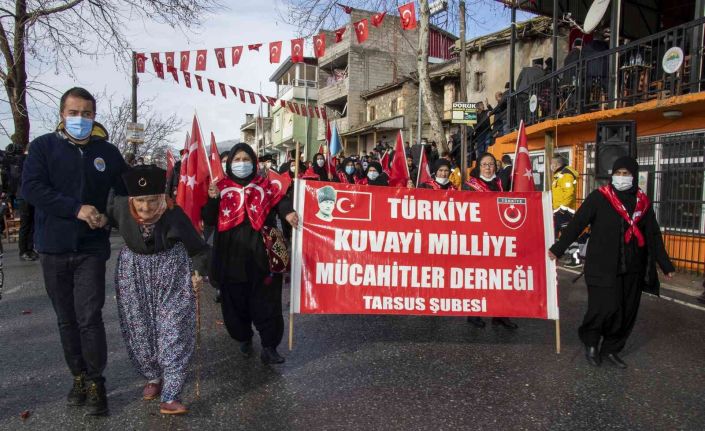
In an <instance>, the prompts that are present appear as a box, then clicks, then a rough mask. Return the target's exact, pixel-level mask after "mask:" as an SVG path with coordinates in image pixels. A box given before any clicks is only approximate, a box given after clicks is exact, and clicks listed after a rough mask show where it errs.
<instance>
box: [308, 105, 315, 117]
mask: <svg viewBox="0 0 705 431" xmlns="http://www.w3.org/2000/svg"><path fill="white" fill-rule="evenodd" d="M308 116H309V117H311V118H313V117H315V116H316V111H314V110H313V106H309V107H308Z"/></svg>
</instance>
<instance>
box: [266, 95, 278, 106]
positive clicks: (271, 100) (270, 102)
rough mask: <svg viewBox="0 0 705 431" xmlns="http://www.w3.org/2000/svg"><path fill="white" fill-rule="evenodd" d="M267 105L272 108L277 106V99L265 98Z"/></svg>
mask: <svg viewBox="0 0 705 431" xmlns="http://www.w3.org/2000/svg"><path fill="white" fill-rule="evenodd" d="M267 103H269V106H271V107H272V108H273V107H274V106H275V105H276V104H277V99H275V98H274V97H271V96H267Z"/></svg>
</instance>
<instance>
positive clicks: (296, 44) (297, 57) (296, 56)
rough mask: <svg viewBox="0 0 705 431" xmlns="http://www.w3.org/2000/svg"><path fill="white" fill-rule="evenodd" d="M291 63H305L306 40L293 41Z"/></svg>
mask: <svg viewBox="0 0 705 431" xmlns="http://www.w3.org/2000/svg"><path fill="white" fill-rule="evenodd" d="M291 62H292V63H303V62H304V40H303V39H291Z"/></svg>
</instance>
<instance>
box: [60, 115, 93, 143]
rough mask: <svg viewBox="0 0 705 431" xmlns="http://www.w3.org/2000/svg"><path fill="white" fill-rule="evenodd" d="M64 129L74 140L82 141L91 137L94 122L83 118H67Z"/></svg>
mask: <svg viewBox="0 0 705 431" xmlns="http://www.w3.org/2000/svg"><path fill="white" fill-rule="evenodd" d="M64 129H65V130H66V133H68V134H69V135H70V136H71V137H72V138H74V139H76V140H78V141H82V140H84V139H86V138H87V137H89V136H90V135H91V131H92V130H93V120H92V119H90V118H83V117H66V118H65V119H64Z"/></svg>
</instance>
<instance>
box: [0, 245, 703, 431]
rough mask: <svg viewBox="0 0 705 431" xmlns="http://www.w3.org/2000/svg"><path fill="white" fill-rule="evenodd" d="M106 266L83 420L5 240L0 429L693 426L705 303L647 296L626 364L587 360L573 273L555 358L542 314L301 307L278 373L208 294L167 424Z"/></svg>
mask: <svg viewBox="0 0 705 431" xmlns="http://www.w3.org/2000/svg"><path fill="white" fill-rule="evenodd" d="M116 247H118V244H117V243H116V244H115V246H114V249H116ZM113 256H115V253H114V254H113ZM113 263H114V259H113V260H111V265H110V266H109V270H108V271H109V276H108V280H109V284H108V295H107V299H106V305H105V308H104V313H103V316H104V320H105V322H106V330H107V334H108V349H109V353H108V367H107V370H106V378H107V387H108V396H109V401H110V410H111V415H110V416H109V417H107V418H90V417H84V416H83V412H82V410H81V408H68V407H66V406H65V395H66V393H67V391H68V389H69V387H70V385H71V378H70V375H69V372H68V370H67V368H66V365H65V364H64V361H63V356H62V353H61V347H60V344H59V337H58V330H57V327H56V321H55V316H54V313H53V310H52V308H51V305H50V303H49V300H48V298H47V297H46V293H45V291H44V287H43V284H42V278H41V274H40V271H39V264H38V263H25V262H20V261H19V260H18V259H17V252H16V248H15V247H13V246H9V247H6V257H5V279H6V280H5V292H4V296H3V299H2V300H0V343H2V347H1V348H0V430H64V429H66V430H77V429H87V430H132V429H135V430H181V429H183V430H209V431H213V430H220V429H227V430H233V429H242V430H307V431H308V430H318V429H335V430H339V429H354V430H377V429H403V430H417V429H419V430H425V429H428V430H440V429H464V430H521V429H526V430H544V429H545V430H604V429H630V430H666V429H668V430H676V429H683V430H703V429H705V412H704V411H703V400H704V399H705V367H703V361H705V344H704V340H705V325H703V319H704V318H705V312H703V311H702V310H698V309H693V308H689V307H686V306H683V305H681V304H678V303H674V302H672V301H666V300H663V299H658V298H654V297H650V296H646V295H645V296H644V297H643V298H642V302H641V311H640V314H639V320H638V322H637V324H636V329H635V331H634V334H633V335H632V337H631V338H630V340H629V343H628V345H627V347H626V350H625V351H624V355H623V357H624V359H625V361H626V362H627V363H629V365H630V367H629V368H628V369H627V370H624V371H623V370H619V369H616V368H614V367H610V366H607V364H604V365H603V367H601V368H598V369H596V368H591V367H589V366H588V365H587V364H586V362H585V360H584V358H583V355H582V352H583V351H582V346H581V344H580V341H579V340H578V338H577V327H578V325H579V323H580V320H581V318H582V313H583V311H584V309H585V306H586V292H585V287H584V285H583V284H582V283H581V282H579V283H577V284H575V285H572V284H571V283H570V278H572V275H571V274H561V275H560V307H561V310H560V311H561V316H562V320H561V331H562V335H563V338H562V341H563V351H562V353H561V354H560V355H557V354H556V353H555V346H554V324H553V322H547V321H539V320H518V323H519V324H520V328H519V330H517V331H515V332H510V331H507V330H505V329H503V328H498V327H492V326H491V325H488V326H487V328H485V329H476V328H474V327H470V326H469V325H468V324H467V323H466V322H465V320H464V319H461V318H443V317H391V316H298V315H297V316H296V335H295V346H294V350H293V352H286V350H285V346H282V347H281V348H280V351H281V352H285V353H286V357H287V361H286V363H285V364H283V365H281V366H274V367H267V366H264V365H262V364H261V362H260V361H259V358H258V355H257V356H254V357H253V358H250V359H245V358H242V357H241V356H240V355H239V353H238V350H237V344H236V343H235V342H233V341H232V340H231V339H230V338H229V337H228V335H227V334H226V332H225V328H224V327H223V326H222V325H221V324H219V323H218V322H217V321H218V320H219V319H220V318H221V317H220V310H219V307H218V305H217V304H215V303H214V302H213V299H212V298H213V291H212V290H211V289H207V290H206V291H205V295H204V297H203V304H204V305H203V330H202V334H203V337H202V344H201V352H202V354H201V357H202V361H201V362H202V365H201V370H202V371H201V376H202V383H201V397H200V399H196V397H195V393H194V391H195V388H194V374H195V371H194V373H192V376H191V377H190V381H189V383H188V386H187V389H186V391H185V393H184V394H183V398H184V401H185V402H186V403H187V404H188V405H189V406H190V408H191V412H190V414H189V415H187V416H184V417H163V416H161V415H160V414H159V413H158V401H152V402H145V401H142V400H141V389H142V385H143V383H144V382H143V380H142V379H141V377H140V376H139V375H138V374H137V373H136V372H135V371H134V370H133V368H132V366H131V364H130V363H129V360H128V359H127V356H126V353H125V347H124V345H123V341H122V338H121V335H120V331H119V327H118V320H117V314H116V304H115V297H114V290H113V287H112V274H113ZM285 296H286V297H287V298H288V292H285ZM285 303H286V301H285ZM287 313H288V312H287ZM285 316H288V314H285ZM287 325H288V322H287ZM256 351H257V353H258V352H259V347H257V348H256ZM194 368H195V367H194ZM25 410H28V411H29V417H28V418H27V419H21V418H20V414H21V413H22V412H23V411H25Z"/></svg>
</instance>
